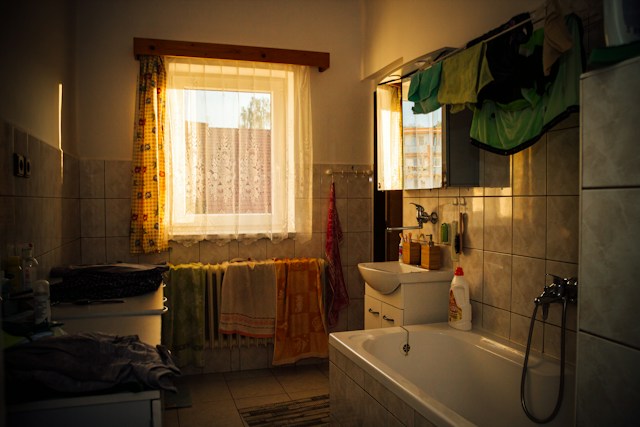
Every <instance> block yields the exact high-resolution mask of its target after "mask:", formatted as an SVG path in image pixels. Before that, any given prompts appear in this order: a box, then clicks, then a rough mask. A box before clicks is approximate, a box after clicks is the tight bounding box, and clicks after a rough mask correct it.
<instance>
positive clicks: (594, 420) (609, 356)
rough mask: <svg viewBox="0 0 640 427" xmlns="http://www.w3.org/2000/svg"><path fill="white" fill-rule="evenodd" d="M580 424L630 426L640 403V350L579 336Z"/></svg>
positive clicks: (578, 398) (582, 333) (582, 335)
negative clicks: (639, 386) (639, 382)
mask: <svg viewBox="0 0 640 427" xmlns="http://www.w3.org/2000/svg"><path fill="white" fill-rule="evenodd" d="M578 361H579V363H578V366H577V378H576V392H577V393H576V395H577V400H576V425H579V426H584V427H599V426H605V425H607V426H628V425H633V424H634V423H635V422H636V420H637V414H638V402H640V388H638V379H639V378H640V351H638V350H637V349H633V348H629V347H625V346H621V345H619V344H616V343H614V342H611V341H607V340H603V339H601V338H598V337H595V336H592V335H589V334H587V333H584V332H580V333H579V334H578Z"/></svg>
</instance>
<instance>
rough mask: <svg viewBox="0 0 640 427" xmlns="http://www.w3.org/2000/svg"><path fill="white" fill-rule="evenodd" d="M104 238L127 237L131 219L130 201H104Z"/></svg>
mask: <svg viewBox="0 0 640 427" xmlns="http://www.w3.org/2000/svg"><path fill="white" fill-rule="evenodd" d="M104 203H105V206H106V213H105V217H106V218H105V223H106V236H107V237H115V236H129V230H130V227H131V225H130V218H131V213H130V212H131V200H130V199H105V200H104Z"/></svg>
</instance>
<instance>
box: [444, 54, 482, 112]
mask: <svg viewBox="0 0 640 427" xmlns="http://www.w3.org/2000/svg"><path fill="white" fill-rule="evenodd" d="M492 80H493V76H492V75H491V71H490V70H489V65H488V63H487V58H486V55H485V44H484V43H479V44H477V45H475V46H472V47H470V48H468V49H465V50H463V51H461V52H459V53H457V54H456V55H453V56H451V57H449V58H447V59H445V60H443V61H442V73H441V75H440V90H439V91H438V102H439V103H440V104H451V112H452V113H456V112H458V111H462V110H463V109H464V108H465V107H466V106H467V105H468V104H475V103H476V102H477V100H478V92H480V90H481V89H482V88H483V87H485V86H486V85H487V84H488V83H489V82H491V81H492Z"/></svg>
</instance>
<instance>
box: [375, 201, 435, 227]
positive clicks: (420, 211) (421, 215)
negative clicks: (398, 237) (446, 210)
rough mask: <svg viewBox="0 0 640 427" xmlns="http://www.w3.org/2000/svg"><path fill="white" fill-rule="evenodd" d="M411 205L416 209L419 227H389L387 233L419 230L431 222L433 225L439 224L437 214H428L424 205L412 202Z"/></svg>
mask: <svg viewBox="0 0 640 427" xmlns="http://www.w3.org/2000/svg"><path fill="white" fill-rule="evenodd" d="M411 204H412V205H414V206H415V207H416V220H417V221H418V225H414V226H411V227H387V231H402V230H419V229H421V228H422V224H424V223H425V222H431V223H432V224H435V223H437V222H438V213H437V212H432V213H427V212H426V211H425V210H424V207H423V206H422V205H419V204H417V203H413V202H411Z"/></svg>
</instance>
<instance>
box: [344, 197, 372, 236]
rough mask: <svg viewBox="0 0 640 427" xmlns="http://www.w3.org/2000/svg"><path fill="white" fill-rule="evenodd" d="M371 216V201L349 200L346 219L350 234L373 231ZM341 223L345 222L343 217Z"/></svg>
mask: <svg viewBox="0 0 640 427" xmlns="http://www.w3.org/2000/svg"><path fill="white" fill-rule="evenodd" d="M371 216H372V205H371V199H349V201H348V213H347V218H346V219H347V224H348V228H347V229H348V230H349V232H354V231H369V230H371V222H372V218H371ZM340 221H341V222H342V221H343V220H342V217H341V218H340Z"/></svg>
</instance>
